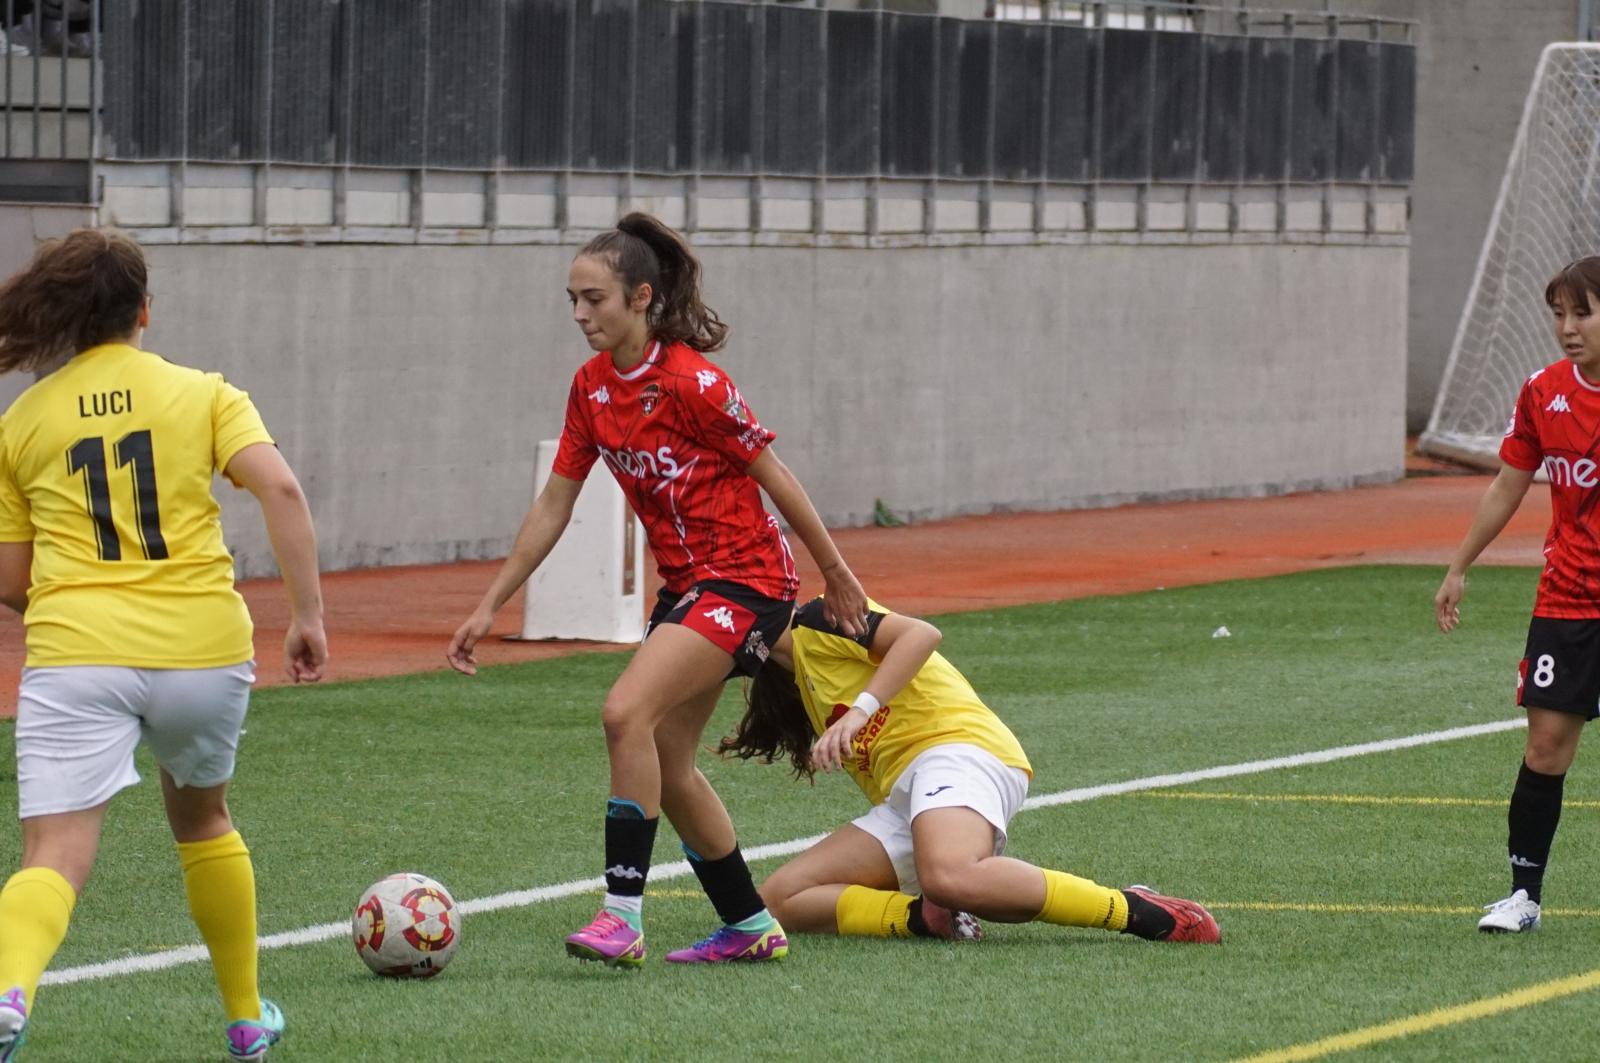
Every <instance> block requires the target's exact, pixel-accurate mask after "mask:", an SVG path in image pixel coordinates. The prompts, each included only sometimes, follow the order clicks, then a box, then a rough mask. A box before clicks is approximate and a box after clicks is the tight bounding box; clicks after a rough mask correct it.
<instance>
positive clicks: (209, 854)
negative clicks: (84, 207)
mask: <svg viewBox="0 0 1600 1063" xmlns="http://www.w3.org/2000/svg"><path fill="white" fill-rule="evenodd" d="M146 278H147V273H146V267H145V260H144V254H143V252H142V251H141V250H140V249H139V246H138V245H137V244H135V243H134V242H133V241H132V240H130V239H129V238H127V237H126V236H123V235H121V234H119V233H115V232H110V231H100V230H94V229H79V230H77V231H76V232H73V233H71V234H70V235H68V236H67V237H66V238H65V239H62V240H57V241H51V242H49V243H46V244H45V245H43V246H42V247H41V248H40V249H39V251H38V253H37V254H36V255H35V256H34V259H33V261H32V263H31V264H30V265H29V266H28V268H27V269H25V270H23V271H22V272H20V273H18V274H17V275H16V276H14V277H12V278H11V279H10V280H8V281H7V282H6V283H5V284H4V286H3V287H0V371H5V370H13V369H16V370H42V369H48V368H50V367H52V366H56V365H58V364H59V366H60V367H59V368H57V369H55V371H54V372H51V373H49V374H48V375H47V376H45V377H43V378H42V379H40V380H39V381H38V382H36V383H35V384H34V385H33V386H32V387H30V388H29V389H28V390H27V391H25V392H23V393H22V395H21V396H20V397H18V399H17V400H16V402H14V403H13V404H12V405H11V408H10V409H9V410H7V411H6V413H5V415H4V416H3V417H0V602H3V603H4V604H5V605H7V606H10V607H11V608H13V609H16V610H17V611H19V612H22V613H23V614H24V616H23V623H24V626H25V628H26V630H27V661H26V665H25V667H24V669H23V673H22V684H21V689H20V692H19V695H18V709H17V730H16V754H17V788H18V815H19V817H20V818H21V821H22V870H20V871H18V872H17V873H16V874H15V875H13V876H11V878H10V879H9V880H8V881H7V882H6V884H5V887H4V889H3V890H0V1061H6V1060H10V1059H11V1058H12V1056H13V1055H14V1054H15V1053H16V1051H17V1049H18V1047H19V1046H20V1045H21V1043H22V1040H23V1034H24V1032H25V1030H26V1027H27V1021H28V1009H29V1008H30V1006H32V1004H33V1003H34V994H35V990H36V989H37V987H38V984H39V978H40V976H41V975H42V974H43V972H44V969H45V967H46V966H47V965H48V964H49V962H50V959H51V957H52V956H53V955H54V954H55V951H56V949H57V948H58V947H59V946H60V944H61V941H62V939H63V938H64V937H65V936H66V932H67V923H68V920H69V918H70V916H71V914H72V909H73V906H74V905H75V904H76V903H77V899H78V895H79V893H80V892H81V891H82V890H83V886H84V882H85V880H86V879H87V878H88V877H89V872H90V869H91V867H92V866H93V864H94V859H95V853H96V850H97V848H98V846H99V840H100V830H101V826H102V824H103V823H104V821H105V815H106V808H107V806H108V804H109V802H110V800H111V798H112V796H113V795H114V794H115V793H116V792H117V791H119V790H121V789H122V788H124V787H126V786H131V785H133V784H134V783H136V782H138V781H139V775H138V773H137V772H136V771H135V769H134V748H135V747H136V746H137V745H138V743H139V741H140V740H141V739H143V740H144V741H145V742H147V743H148V744H149V746H150V749H151V751H152V752H153V753H154V754H155V759H156V762H157V763H158V764H159V765H160V769H161V791H162V796H163V799H164V801H165V804H166V813H167V819H168V821H169V822H170V824H171V826H172V833H173V836H174V838H175V839H176V841H177V847H178V856H179V860H180V862H181V864H182V868H183V878H184V886H185V889H186V892H187V895H188V901H189V910H190V912H191V913H192V914H193V916H194V920H195V923H196V924H197V925H198V926H199V928H200V933H201V936H202V937H203V938H204V939H205V942H206V946H207V948H208V949H209V950H210V953H211V961H212V966H213V968H214V969H215V973H216V980H217V986H218V988H219V989H220V990H221V995H222V1003H223V1009H224V1011H225V1012H226V1017H227V1019H228V1023H229V1025H228V1028H227V1031H226V1036H227V1049H228V1052H229V1054H230V1055H231V1056H232V1057H233V1058H235V1059H248V1060H256V1059H261V1058H263V1057H264V1056H265V1055H266V1052H267V1049H268V1048H269V1047H270V1046H271V1045H272V1044H273V1043H274V1042H275V1041H277V1039H278V1037H279V1036H280V1035H281V1033H282V1030H283V1016H282V1013H281V1012H280V1011H279V1010H278V1008H277V1007H276V1006H274V1005H273V1004H272V1003H271V1002H270V1001H265V1000H262V999H261V998H260V997H259V995H258V993H257V988H256V897H255V875H254V870H253V868H252V866H251V863H250V853H249V850H248V849H246V848H245V845H244V842H243V840H241V838H240V837H239V833H238V831H236V830H235V829H234V827H233V822H232V820H231V819H230V817H229V814H228V806H227V803H226V800H225V798H226V794H227V789H228V780H229V779H230V778H231V777H232V775H233V767H234V757H235V752H236V750H237V747H238V742H239V735H240V727H241V725H242V724H243V722H244V716H245V709H246V706H247V704H248V702H249V696H250V685H251V683H252V682H253V681H254V671H255V668H254V661H253V659H252V658H253V657H254V649H253V646H252V641H251V635H252V631H251V624H250V616H249V613H248V612H247V611H246V609H245V604H244V600H243V599H242V598H241V597H240V596H239V594H238V592H237V591H236V590H235V589H234V586H233V560H232V558H231V557H230V556H229V554H228V551H227V549H226V547H225V546H224V545H223V541H222V529H221V525H220V524H219V522H218V507H217V503H216V500H215V499H214V498H213V497H212V495H211V483H212V475H213V472H214V471H221V472H222V473H223V474H224V475H225V476H226V477H227V478H228V479H229V480H231V481H232V482H233V483H234V484H235V485H237V486H240V487H243V488H245V489H247V490H249V491H250V492H251V493H252V494H253V495H255V497H256V498H257V500H258V501H259V502H260V504H261V509H262V514H263V516H264V518H265V520H266V524H267V530H268V533H269V535H270V537H271V540H272V545H273V549H274V551H275V553H276V555H277V559H278V564H279V567H280V568H281V569H282V571H283V577H284V583H285V585H286V586H287V589H288V593H289V598H290V603H291V606H292V615H293V619H292V621H291V623H290V627H289V632H288V636H287V638H286V640H285V643H284V658H285V666H286V668H287V670H288V672H289V675H290V677H291V678H292V679H294V680H296V681H315V680H317V679H319V678H321V675H322V669H323V665H324V662H325V661H326V659H327V640H326V637H325V635H324V633H323V627H322V596H321V591H320V589H319V585H318V582H319V580H318V571H317V546H316V534H315V532H314V530H313V528H312V524H311V513H310V510H309V509H308V508H307V506H306V501H305V496H304V494H303V493H302V492H301V490H300V485H299V482H298V481H297V480H296V479H295V476H294V473H293V472H292V471H290V469H289V466H288V465H287V463H285V461H284V459H283V457H282V456H281V455H280V454H279V453H278V450H277V448H276V447H275V446H274V445H273V443H272V438H271V437H270V436H269V435H268V434H267V430H266V428H265V427H264V426H263V425H262V422H261V417H260V415H259V414H257V412H256V409H255V407H254V406H253V405H252V404H251V402H250V399H249V397H248V396H246V395H245V393H244V392H242V391H240V390H238V389H237V388H235V387H232V386H230V385H229V384H228V383H227V382H226V381H224V380H223V379H222V377H220V376H218V375H217V374H215V373H202V372H199V371H196V370H193V369H186V368H184V367H182V366H178V365H173V364H172V363H170V362H168V361H166V360H165V359H163V358H161V357H160V356H159V355H155V354H150V353H148V352H146V351H142V350H140V349H139V344H140V341H141V339H142V338H143V332H144V329H145V327H146V326H147V325H148V324H149V321H150V296H149V291H148V287H147V283H146ZM63 360H65V361H64V364H61V363H63ZM85 1051H86V1052H87V1049H85Z"/></svg>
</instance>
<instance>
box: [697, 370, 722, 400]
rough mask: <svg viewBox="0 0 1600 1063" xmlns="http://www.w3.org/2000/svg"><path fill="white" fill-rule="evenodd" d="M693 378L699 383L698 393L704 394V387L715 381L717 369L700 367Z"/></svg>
mask: <svg viewBox="0 0 1600 1063" xmlns="http://www.w3.org/2000/svg"><path fill="white" fill-rule="evenodd" d="M694 378H695V380H696V382H698V383H699V385H700V394H702V395H704V394H705V393H706V388H708V387H710V386H711V385H712V384H715V383H716V382H717V371H716V370H715V369H702V370H700V371H699V372H698V373H696V374H695V375H694Z"/></svg>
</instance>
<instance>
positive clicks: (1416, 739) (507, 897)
mask: <svg viewBox="0 0 1600 1063" xmlns="http://www.w3.org/2000/svg"><path fill="white" fill-rule="evenodd" d="M1527 725H1528V724H1527V721H1526V720H1525V719H1521V718H1518V719H1514V720H1496V721H1495V722H1493V723H1480V724H1473V725H1472V726H1470V727H1452V728H1450V729H1449V730H1445V731H1429V732H1427V733H1425V734H1415V735H1407V736H1406V737H1404V738H1386V739H1384V740H1382V741H1378V742H1363V743H1361V744H1359V745H1353V746H1335V747H1334V748H1332V749H1319V750H1314V751H1313V752H1310V753H1294V754H1291V755H1289V756H1284V757H1269V758H1267V759H1265V760H1250V761H1245V762H1244V763H1242V764H1223V765H1220V766H1218V767H1215V768H1201V769H1199V770H1197V771H1182V772H1174V773H1172V774H1170V775H1149V776H1146V777H1145V778H1142V779H1129V780H1127V781H1126V782H1114V783H1105V784H1103V785H1100V786H1083V787H1079V788H1078V789H1075V790H1061V791H1059V792H1057V793H1053V794H1041V795H1040V796H1038V797H1030V798H1028V800H1027V801H1026V802H1025V803H1024V804H1023V806H1022V807H1023V808H1024V809H1033V808H1049V807H1051V806H1054V805H1070V804H1076V803H1077V802H1079V801H1093V800H1095V799H1096V798H1100V797H1113V796H1115V795H1117V794H1128V793H1134V792H1136V791H1139V790H1162V789H1166V788H1167V787H1170V786H1185V785H1187V784H1189V783H1196V782H1206V781H1208V780H1211V779H1227V778H1231V777H1233V776H1236V775H1257V774H1260V773H1261V772H1268V771H1277V770H1278V769H1279V768H1299V767H1304V766H1305V765H1307V764H1326V763H1328V762H1330V761H1335V760H1347V759H1349V758H1351V757H1364V756H1367V755H1369V754H1372V753H1389V752H1393V751H1394V750H1397V749H1411V748H1413V747H1416V746H1426V745H1433V744H1435V743H1438V742H1453V741H1455V740H1456V739H1459V738H1477V737H1479V736H1481V735H1488V734H1496V733H1498V732H1500V731H1511V730H1515V729H1516V728H1518V727H1526V726H1527ZM823 837H825V836H824V835H821V834H814V835H812V836H811V837H809V838H796V839H794V840H793V841H787V842H775V843H773V844H771V845H758V846H756V847H754V848H752V849H747V850H746V851H745V858H746V859H748V860H752V861H754V860H765V859H768V858H770V857H774V856H789V855H790V854H793V853H798V852H803V851H804V850H806V849H808V848H810V847H811V846H812V845H815V844H816V843H817V842H819V841H821V840H822V838H823ZM689 874H690V870H689V862H688V861H687V860H679V861H677V862H675V863H671V864H662V865H660V866H657V867H652V868H651V869H650V881H651V882H663V881H666V880H668V879H675V878H683V877H685V876H687V875H689ZM605 885H606V883H605V879H604V878H599V877H596V878H585V879H576V880H574V881H571V882H561V883H557V884H556V885H554V886H540V887H539V888H537V889H531V890H513V891H512V892H510V893H497V894H495V895H493V896H491V897H479V898H477V899H476V900H470V901H463V902H461V904H459V905H458V907H459V908H460V910H461V913H462V914H463V915H471V914H473V913H475V912H494V911H499V910H500V909H502V908H524V907H527V906H529V905H533V904H539V903H541V902H543V901H553V900H559V899H561V898H563V897H572V896H576V895H578V894H583V893H596V892H599V891H601V890H604V889H605ZM349 933H350V924H349V923H348V922H338V923H321V924H318V925H317V926H308V927H302V928H301V929H299V930H287V931H284V932H283V933H281V934H269V935H267V936H266V937H264V938H262V939H261V947H262V948H263V949H281V948H288V947H290V946H293V945H310V944H313V943H315V942H319V941H329V940H332V939H334V938H339V937H343V936H345V935H347V934H349ZM206 958H207V956H206V950H205V947H204V946H201V945H187V946H185V947H183V948H179V949H167V950H164V951H162V952H152V953H146V954H144V955H140V956H128V957H125V958H123V959H120V960H107V961H106V962H104V963H91V964H85V965H84V966H81V967H67V968H63V969H62V970H59V971H48V972H46V973H45V976H44V978H43V979H41V984H43V985H68V984H70V983H73V982H92V981H98V980H100V979H102V978H116V977H119V976H121V975H128V974H138V973H140V972H142V971H160V970H164V969H166V968H168V967H178V966H181V965H183V964H186V963H198V962H200V961H202V960H204V959H206Z"/></svg>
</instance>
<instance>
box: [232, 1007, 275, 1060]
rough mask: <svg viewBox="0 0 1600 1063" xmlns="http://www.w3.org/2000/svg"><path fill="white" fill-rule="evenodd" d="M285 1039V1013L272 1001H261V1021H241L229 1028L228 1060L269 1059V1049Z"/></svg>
mask: <svg viewBox="0 0 1600 1063" xmlns="http://www.w3.org/2000/svg"><path fill="white" fill-rule="evenodd" d="M282 1037H283V1012H282V1011H280V1010H279V1009H278V1005H276V1004H274V1003H273V1002H272V1001H270V1000H262V1001H261V1017H260V1018H259V1019H240V1020H239V1021H238V1022H235V1023H231V1024H229V1026H228V1058H229V1059H240V1060H246V1061H247V1063H254V1061H255V1060H261V1059H266V1058H267V1049H269V1048H271V1047H272V1046H273V1045H275V1044H277V1043H278V1041H279V1040H280V1039H281V1038H282Z"/></svg>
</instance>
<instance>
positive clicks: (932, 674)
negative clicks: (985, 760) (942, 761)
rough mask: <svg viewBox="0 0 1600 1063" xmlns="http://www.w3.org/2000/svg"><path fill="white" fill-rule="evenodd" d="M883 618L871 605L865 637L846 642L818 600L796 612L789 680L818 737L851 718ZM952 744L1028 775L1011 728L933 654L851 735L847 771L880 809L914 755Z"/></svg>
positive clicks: (872, 667)
mask: <svg viewBox="0 0 1600 1063" xmlns="http://www.w3.org/2000/svg"><path fill="white" fill-rule="evenodd" d="M885 615H887V614H886V613H885V611H884V609H883V607H882V606H880V605H878V604H877V603H876V602H873V603H871V606H870V612H869V613H868V617H867V631H866V633H865V634H863V635H860V636H857V637H855V638H852V637H850V636H849V635H845V634H843V633H842V632H840V631H839V629H838V628H836V627H834V626H833V625H832V624H830V623H828V621H827V619H826V618H825V617H824V616H823V615H822V599H821V598H816V599H813V600H812V601H810V602H807V603H806V604H805V605H803V606H801V607H800V608H799V609H798V610H796V611H795V615H794V623H793V625H792V627H791V630H790V637H791V638H792V640H793V643H794V649H793V655H794V674H795V679H796V681H797V682H798V683H799V685H800V697H801V700H802V701H804V702H805V706H806V715H807V716H809V717H810V718H811V729H812V731H813V732H814V733H816V734H818V735H820V734H822V732H823V731H825V730H827V729H828V726H829V725H830V724H832V723H833V721H835V720H837V719H838V718H839V717H840V716H841V715H842V714H843V713H845V712H847V711H849V708H848V706H849V705H850V703H851V702H852V701H854V700H855V699H856V695H857V694H860V693H861V692H862V691H863V690H865V689H866V688H867V684H868V683H870V682H871V681H872V676H873V675H874V673H876V672H877V670H878V662H877V661H874V660H873V659H872V656H871V654H870V653H869V652H868V650H867V647H868V646H870V645H871V644H872V638H873V635H874V634H876V633H877V630H878V625H879V624H880V623H882V621H883V618H884V616H885ZM952 742H964V743H966V744H968V745H974V746H978V747H979V748H980V749H985V750H988V751H989V752H990V753H993V754H994V755H995V756H996V757H998V758H999V759H1000V761H1001V763H1004V764H1007V765H1010V766H1011V767H1013V768H1021V769H1022V770H1023V771H1025V772H1027V773H1028V775H1029V776H1030V777H1032V775H1033V766H1032V765H1031V764H1029V763H1028V757H1027V754H1025V753H1023V751H1022V744H1021V743H1020V742H1018V741H1017V738H1016V736H1015V735H1013V734H1012V733H1011V729H1010V728H1008V727H1007V726H1006V725H1005V724H1004V723H1001V722H1000V717H998V716H996V715H995V714H994V712H993V711H992V710H991V709H990V708H989V707H988V706H987V705H985V704H984V703H983V701H982V699H980V698H979V697H978V694H977V691H975V690H973V689H972V684H970V683H968V682H967V679H966V676H964V675H962V674H961V673H960V672H959V671H957V670H956V667H955V665H953V664H951V663H950V662H949V661H947V660H945V659H944V657H943V656H942V655H940V654H938V653H935V654H934V655H933V656H932V657H929V658H928V661H927V663H925V664H924V665H923V666H922V667H921V668H920V669H919V670H918V671H917V674H916V675H915V676H914V677H913V678H912V680H911V682H909V683H907V684H906V686H905V688H904V689H903V690H901V691H900V692H899V693H897V694H896V695H895V696H894V697H892V698H890V699H889V701H888V702H887V703H886V704H885V705H884V706H883V707H882V708H880V709H879V710H878V711H877V712H876V713H874V714H873V716H872V719H870V720H868V721H867V723H866V726H864V727H862V728H861V730H860V731H857V732H856V738H855V745H854V747H853V749H852V750H851V756H850V757H849V758H848V759H847V760H846V761H845V770H847V771H848V772H849V773H850V776H851V778H853V779H855V781H856V785H857V786H859V787H861V789H862V791H863V792H864V793H865V794H866V795H867V798H868V799H869V800H871V802H872V803H873V804H875V805H876V804H881V803H882V802H883V801H884V800H885V799H886V798H887V797H888V796H889V791H890V790H891V789H892V788H893V787H894V783H895V780H896V779H898V778H899V777H900V773H901V772H903V771H905V769H906V766H907V765H908V764H910V763H911V761H912V760H914V759H915V758H916V756H917V754H919V753H921V752H922V751H923V750H925V749H930V748H932V747H934V746H941V745H948V744H950V743H952Z"/></svg>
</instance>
